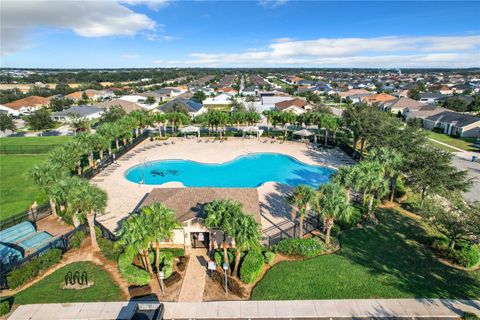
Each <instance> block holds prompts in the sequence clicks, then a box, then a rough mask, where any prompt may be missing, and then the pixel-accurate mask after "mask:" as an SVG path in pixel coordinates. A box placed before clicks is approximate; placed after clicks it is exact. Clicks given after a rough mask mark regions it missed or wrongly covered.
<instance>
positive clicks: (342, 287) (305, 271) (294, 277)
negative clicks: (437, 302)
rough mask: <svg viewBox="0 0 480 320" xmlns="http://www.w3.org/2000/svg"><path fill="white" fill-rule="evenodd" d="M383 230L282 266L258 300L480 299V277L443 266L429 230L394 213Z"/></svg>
mask: <svg viewBox="0 0 480 320" xmlns="http://www.w3.org/2000/svg"><path fill="white" fill-rule="evenodd" d="M379 219H380V223H379V225H377V226H375V227H372V228H363V229H355V230H350V231H348V232H345V233H344V234H343V235H342V236H341V238H340V242H341V250H340V251H339V252H338V253H336V254H330V255H324V256H319V257H316V258H313V259H309V260H304V261H288V262H281V263H279V264H278V265H277V266H274V267H273V268H272V269H271V270H270V271H268V272H267V274H266V275H265V277H264V279H262V280H261V281H260V282H259V284H258V285H257V286H256V287H255V288H254V290H253V293H252V299H253V300H276V299H278V300H288V299H295V300H300V299H347V298H352V299H367V298H478V297H480V271H478V270H477V271H476V272H470V273H467V272H465V271H460V270H457V269H454V268H451V267H448V266H446V265H444V264H442V263H441V262H439V261H438V260H437V259H436V258H435V257H434V256H433V255H432V254H431V253H430V251H429V250H428V249H427V247H426V245H425V244H426V243H427V235H426V231H425V229H423V228H422V226H421V225H420V224H419V223H418V222H416V221H415V220H413V219H411V218H408V217H405V216H403V215H401V214H399V213H397V212H394V211H384V212H382V213H381V214H379Z"/></svg>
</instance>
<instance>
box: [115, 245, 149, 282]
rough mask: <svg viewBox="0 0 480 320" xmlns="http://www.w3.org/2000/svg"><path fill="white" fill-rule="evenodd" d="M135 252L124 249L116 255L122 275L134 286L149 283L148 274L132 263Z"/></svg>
mask: <svg viewBox="0 0 480 320" xmlns="http://www.w3.org/2000/svg"><path fill="white" fill-rule="evenodd" d="M134 256H135V252H134V251H133V250H128V249H127V250H126V251H125V252H123V253H122V254H120V255H119V256H118V269H119V270H120V274H121V275H122V277H123V278H124V279H125V280H126V281H127V282H128V283H130V284H132V285H135V286H145V285H147V284H149V283H150V274H149V273H148V272H147V271H145V270H142V269H140V268H137V267H136V266H134V265H133V264H132V261H133V257H134Z"/></svg>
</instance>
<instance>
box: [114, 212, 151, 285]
mask: <svg viewBox="0 0 480 320" xmlns="http://www.w3.org/2000/svg"><path fill="white" fill-rule="evenodd" d="M148 226H149V222H148V217H147V216H146V215H145V214H138V213H136V214H133V215H131V216H130V217H129V218H128V219H127V220H125V221H124V222H123V224H122V226H121V228H120V230H119V233H118V235H119V244H121V245H123V246H126V247H127V248H129V249H131V250H134V251H136V252H138V254H139V255H140V258H141V259H142V264H143V266H144V268H145V270H147V271H148V273H149V274H150V276H153V270H152V264H151V262H150V258H149V257H148V249H149V247H150V243H151V240H152V235H151V234H150V232H149V231H150V230H149V228H148Z"/></svg>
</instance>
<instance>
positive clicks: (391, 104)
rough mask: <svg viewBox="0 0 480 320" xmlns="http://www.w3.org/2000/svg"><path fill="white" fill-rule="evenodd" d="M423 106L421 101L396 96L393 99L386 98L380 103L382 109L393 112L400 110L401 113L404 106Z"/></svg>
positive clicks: (412, 107)
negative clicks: (396, 97) (386, 99)
mask: <svg viewBox="0 0 480 320" xmlns="http://www.w3.org/2000/svg"><path fill="white" fill-rule="evenodd" d="M423 106H425V105H424V104H423V103H421V102H419V101H417V100H413V99H410V98H398V99H395V100H388V101H385V102H383V103H381V104H380V107H381V108H382V110H383V111H390V112H393V113H397V112H400V113H402V114H403V112H404V111H405V109H406V108H410V109H412V110H413V109H414V108H420V107H423Z"/></svg>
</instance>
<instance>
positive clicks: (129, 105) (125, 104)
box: [92, 99, 147, 114]
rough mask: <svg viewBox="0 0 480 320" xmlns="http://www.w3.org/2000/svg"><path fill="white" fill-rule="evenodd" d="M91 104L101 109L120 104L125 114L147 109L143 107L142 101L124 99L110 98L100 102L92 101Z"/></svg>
mask: <svg viewBox="0 0 480 320" xmlns="http://www.w3.org/2000/svg"><path fill="white" fill-rule="evenodd" d="M92 105H93V106H94V107H98V108H102V109H108V108H110V107H113V106H120V107H121V108H122V109H123V110H124V111H125V112H126V113H127V114H128V113H130V112H132V111H138V110H147V109H145V108H144V107H143V106H144V104H143V103H136V102H135V101H128V100H124V99H112V100H106V101H102V102H94V103H93V104H92Z"/></svg>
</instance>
